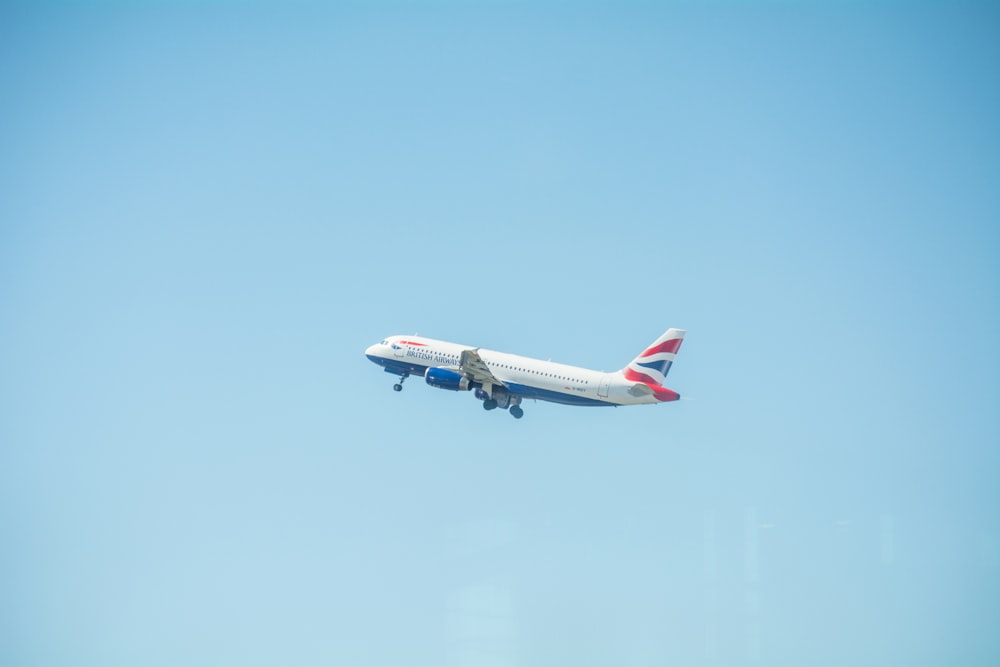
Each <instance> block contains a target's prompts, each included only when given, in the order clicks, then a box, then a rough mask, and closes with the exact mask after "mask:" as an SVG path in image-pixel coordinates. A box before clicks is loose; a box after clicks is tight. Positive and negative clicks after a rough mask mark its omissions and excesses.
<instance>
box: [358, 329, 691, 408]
mask: <svg viewBox="0 0 1000 667" xmlns="http://www.w3.org/2000/svg"><path fill="white" fill-rule="evenodd" d="M686 333H687V332H686V331H685V330H683V329H668V330H667V331H666V332H665V333H664V334H663V335H662V336H660V337H659V338H657V339H656V340H654V341H653V342H652V343H651V344H650V345H649V346H648V347H647V348H646V349H645V350H643V351H642V352H641V353H640V354H639V356H637V357H636V358H635V359H633V360H632V361H631V362H629V364H628V365H627V366H625V367H624V368H622V369H621V370H620V371H615V372H613V373H606V372H603V371H595V370H590V369H588V368H578V367H576V366H566V365H564V364H557V363H553V362H551V361H542V360H541V359H532V358H530V357H521V356H518V355H516V354H507V353H504V352H496V351H494V350H484V349H481V348H478V347H471V346H469V345H459V344H458V343H449V342H447V341H443V340H434V339H433V338H422V337H420V336H390V337H389V338H386V339H384V340H383V341H382V342H380V343H375V344H374V345H372V346H371V347H369V348H368V349H367V350H365V356H367V357H368V358H369V359H370V360H371V361H373V362H375V363H376V364H378V365H379V366H382V367H383V369H384V370H385V372H386V373H392V374H393V375H398V376H399V382H397V383H396V384H395V385H393V389H395V390H396V391H402V390H403V381H405V380H406V378H408V377H409V376H411V375H418V376H423V378H424V380H425V381H426V382H427V384H429V385H430V386H432V387H436V388H438V389H449V390H452V391H471V392H472V393H473V395H474V396H475V397H476V398H477V399H479V400H481V401H482V402H483V408H484V409H486V410H495V409H496V408H500V409H503V410H508V411H509V412H510V414H511V415H512V416H513V417H514V418H515V419H520V418H521V417H523V416H524V410H523V409H522V408H521V402H522V401H523V400H524V399H535V400H540V401H549V402H552V403H563V404H565V405H611V406H615V407H617V406H619V405H639V404H648V403H667V402H670V401H676V400H678V399H680V394H678V393H677V392H675V391H673V390H672V389H667V388H666V387H664V386H663V382H664V380H665V379H666V377H667V373H668V372H670V366H671V365H672V364H673V362H674V357H675V356H676V355H677V351H678V350H679V349H680V347H681V342H682V341H683V340H684V334H686Z"/></svg>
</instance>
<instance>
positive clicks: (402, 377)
mask: <svg viewBox="0 0 1000 667" xmlns="http://www.w3.org/2000/svg"><path fill="white" fill-rule="evenodd" d="M408 377H410V375H409V373H407V374H404V375H400V376H399V382H397V383H396V384H394V385H392V390H393V391H403V382H404V381H405V380H406V378H408Z"/></svg>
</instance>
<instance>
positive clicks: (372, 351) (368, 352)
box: [365, 345, 378, 357]
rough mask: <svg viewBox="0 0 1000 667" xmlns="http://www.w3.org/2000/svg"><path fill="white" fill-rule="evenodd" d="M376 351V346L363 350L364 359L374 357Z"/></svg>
mask: <svg viewBox="0 0 1000 667" xmlns="http://www.w3.org/2000/svg"><path fill="white" fill-rule="evenodd" d="M376 349H378V345H369V346H368V349H366V350H365V356H366V357H371V356H374V354H375V350H376Z"/></svg>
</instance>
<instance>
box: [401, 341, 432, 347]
mask: <svg viewBox="0 0 1000 667" xmlns="http://www.w3.org/2000/svg"><path fill="white" fill-rule="evenodd" d="M399 344H400V345H412V346H413V347H427V343H415V342H413V341H412V340H401V341H399Z"/></svg>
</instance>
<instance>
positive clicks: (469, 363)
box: [459, 349, 504, 387]
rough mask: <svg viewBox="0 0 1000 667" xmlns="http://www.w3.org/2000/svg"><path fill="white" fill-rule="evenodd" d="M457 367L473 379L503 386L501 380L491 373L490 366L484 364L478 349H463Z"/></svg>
mask: <svg viewBox="0 0 1000 667" xmlns="http://www.w3.org/2000/svg"><path fill="white" fill-rule="evenodd" d="M459 368H460V369H461V371H462V372H463V373H465V374H466V375H468V376H470V377H471V378H472V379H473V381H475V382H481V383H483V384H492V385H496V386H498V387H503V386H504V383H503V382H501V381H500V380H498V379H497V378H496V376H494V375H493V372H492V371H491V370H490V367H489V366H487V365H486V362H485V361H483V358H482V357H480V356H479V350H478V349H475V350H463V351H462V356H461V357H460V361H459Z"/></svg>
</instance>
